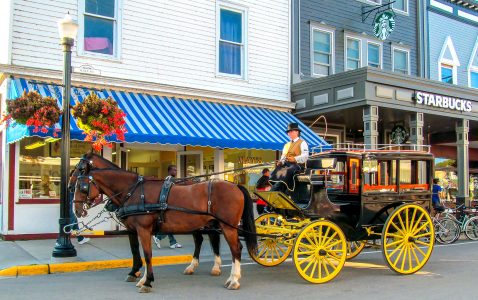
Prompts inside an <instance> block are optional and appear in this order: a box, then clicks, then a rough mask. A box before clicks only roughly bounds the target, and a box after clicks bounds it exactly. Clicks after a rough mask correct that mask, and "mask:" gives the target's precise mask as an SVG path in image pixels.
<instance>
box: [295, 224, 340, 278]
mask: <svg viewBox="0 0 478 300" xmlns="http://www.w3.org/2000/svg"><path fill="white" fill-rule="evenodd" d="M346 254H347V245H346V242H345V235H344V234H343V232H342V230H341V229H340V227H339V226H337V225H336V224H334V223H332V222H330V221H316V222H313V223H311V224H309V225H307V226H306V227H305V228H304V229H303V230H302V231H301V232H300V233H299V235H298V236H297V239H296V241H295V244H294V264H295V266H296V269H297V272H298V273H299V275H300V276H301V277H302V278H304V279H305V280H307V281H309V282H312V283H325V282H328V281H330V280H332V279H334V278H335V277H336V276H337V275H338V274H339V273H340V271H341V269H342V267H343V266H344V264H345V258H346Z"/></svg>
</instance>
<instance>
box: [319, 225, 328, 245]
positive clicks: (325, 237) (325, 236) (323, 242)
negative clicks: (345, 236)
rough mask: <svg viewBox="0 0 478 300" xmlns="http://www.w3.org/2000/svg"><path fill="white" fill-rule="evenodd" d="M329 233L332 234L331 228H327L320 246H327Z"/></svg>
mask: <svg viewBox="0 0 478 300" xmlns="http://www.w3.org/2000/svg"><path fill="white" fill-rule="evenodd" d="M329 232H330V227H329V226H327V230H326V231H325V233H324V235H323V238H322V240H321V243H320V244H319V246H323V245H325V244H326V243H327V242H328V240H329V239H328V238H327V237H328V236H329Z"/></svg>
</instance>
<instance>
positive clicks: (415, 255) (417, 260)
mask: <svg viewBox="0 0 478 300" xmlns="http://www.w3.org/2000/svg"><path fill="white" fill-rule="evenodd" d="M413 246H415V245H414V244H412V247H410V252H411V253H413V258H414V259H415V262H416V263H417V265H419V264H420V260H419V259H418V256H417V253H416V251H415V249H414V248H413ZM415 247H416V246H415Z"/></svg>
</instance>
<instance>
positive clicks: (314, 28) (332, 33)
mask: <svg viewBox="0 0 478 300" xmlns="http://www.w3.org/2000/svg"><path fill="white" fill-rule="evenodd" d="M314 31H321V32H324V33H327V34H330V66H329V67H330V74H329V75H333V74H335V28H331V27H325V26H320V25H318V24H311V26H310V74H311V77H325V76H329V75H323V74H316V73H314V65H315V58H314ZM322 65H323V64H322Z"/></svg>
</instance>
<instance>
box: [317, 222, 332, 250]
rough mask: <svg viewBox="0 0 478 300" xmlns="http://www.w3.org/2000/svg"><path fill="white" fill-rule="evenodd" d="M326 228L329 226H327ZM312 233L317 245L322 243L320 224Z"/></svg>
mask: <svg viewBox="0 0 478 300" xmlns="http://www.w3.org/2000/svg"><path fill="white" fill-rule="evenodd" d="M327 230H329V228H328V227H327ZM313 233H314V241H315V244H316V245H317V246H319V245H322V236H323V235H322V225H320V226H319V230H316V231H313ZM317 234H318V235H319V239H318V240H317Z"/></svg>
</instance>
